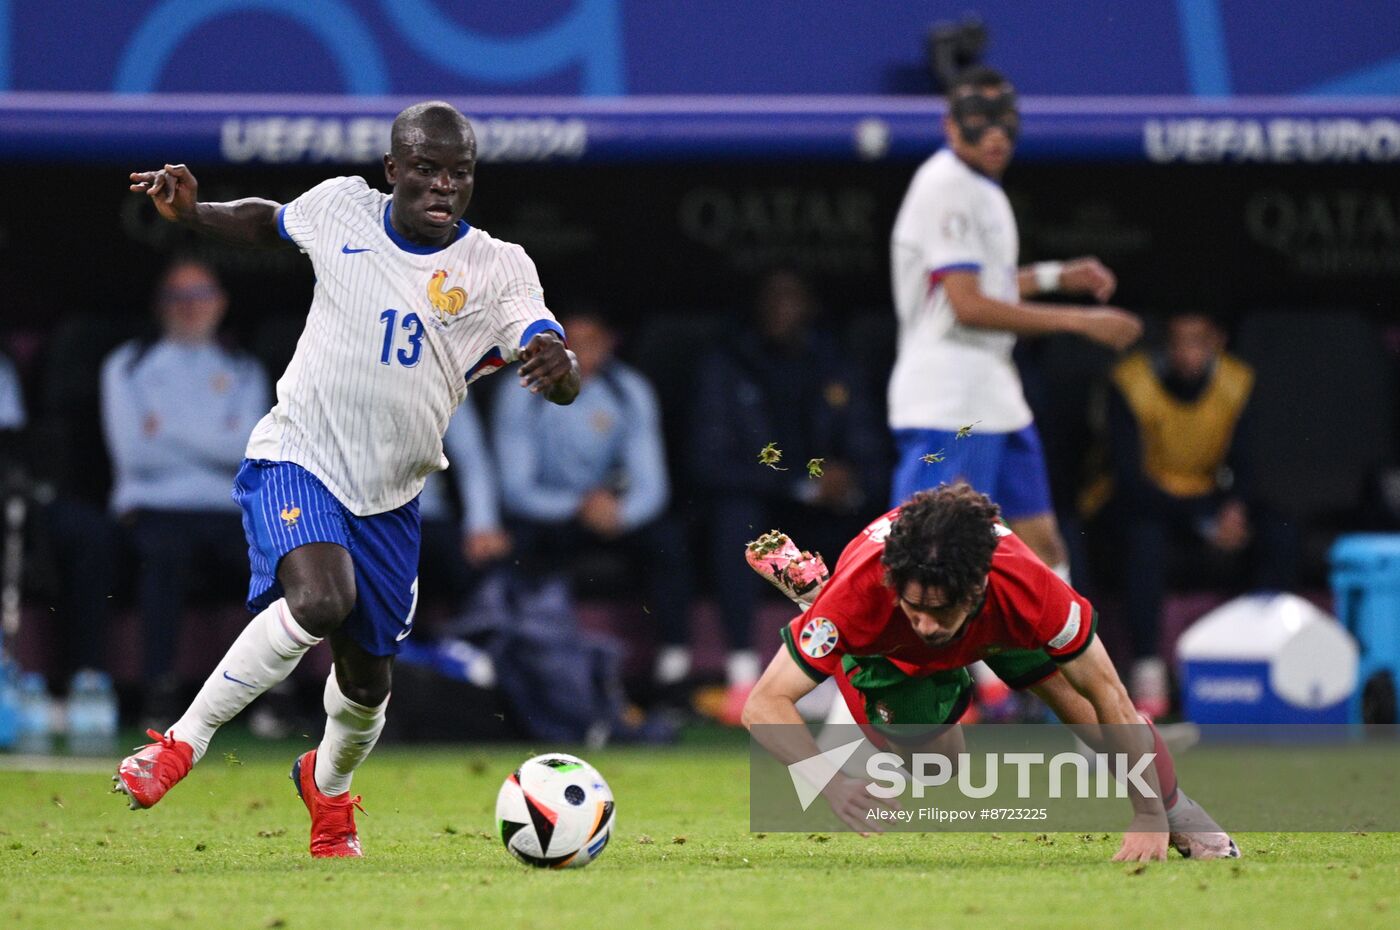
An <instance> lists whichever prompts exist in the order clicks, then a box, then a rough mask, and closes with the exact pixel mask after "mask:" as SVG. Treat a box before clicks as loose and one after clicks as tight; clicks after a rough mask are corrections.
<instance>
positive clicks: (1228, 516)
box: [1210, 500, 1249, 552]
mask: <svg viewBox="0 0 1400 930" xmlns="http://www.w3.org/2000/svg"><path fill="white" fill-rule="evenodd" d="M1210 541H1211V542H1212V543H1213V544H1214V545H1215V548H1217V549H1219V550H1220V551H1221V552H1238V551H1239V550H1241V549H1243V548H1244V547H1245V546H1246V545H1248V544H1249V517H1248V516H1247V514H1246V511H1245V509H1244V504H1242V503H1240V502H1239V501H1234V500H1232V501H1226V502H1225V503H1223V504H1221V505H1220V512H1219V513H1218V514H1217V515H1216V518H1215V532H1214V534H1213V535H1212V536H1211V540H1210Z"/></svg>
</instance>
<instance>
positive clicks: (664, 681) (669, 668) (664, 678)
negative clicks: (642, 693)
mask: <svg viewBox="0 0 1400 930" xmlns="http://www.w3.org/2000/svg"><path fill="white" fill-rule="evenodd" d="M652 674H653V677H654V678H655V679H656V683H657V684H659V685H674V684H675V683H676V682H678V681H681V680H683V679H684V678H685V676H687V675H689V674H690V647H689V646H662V647H661V649H660V651H658V652H657V653H656V669H655V671H654V672H653V673H652Z"/></svg>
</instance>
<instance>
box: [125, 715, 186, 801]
mask: <svg viewBox="0 0 1400 930" xmlns="http://www.w3.org/2000/svg"><path fill="white" fill-rule="evenodd" d="M146 735H147V736H149V737H150V738H151V739H153V740H155V742H154V743H151V744H149V745H147V746H142V747H140V748H139V749H137V750H136V752H135V753H133V754H131V755H129V756H127V757H126V758H125V759H123V760H122V762H121V765H119V766H117V774H115V775H113V776H112V781H113V782H114V785H113V787H112V791H113V792H121V793H122V794H125V795H126V796H127V797H128V798H130V799H131V809H132V810H134V811H135V810H142V809H144V808H147V807H153V806H154V805H155V803H156V802H157V801H159V800H160V799H161V798H163V797H165V793H166V792H167V791H169V790H170V789H171V788H174V787H175V784H176V783H177V782H179V780H180V779H182V778H184V777H185V776H186V775H188V774H189V773H190V768H191V766H193V765H194V747H193V746H191V745H190V744H189V743H184V742H181V741H180V740H177V739H176V738H175V737H174V736H173V735H170V736H163V735H161V734H160V733H158V732H156V731H155V730H147V731H146Z"/></svg>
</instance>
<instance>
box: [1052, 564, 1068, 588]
mask: <svg viewBox="0 0 1400 930" xmlns="http://www.w3.org/2000/svg"><path fill="white" fill-rule="evenodd" d="M1050 570H1051V571H1052V572H1054V573H1055V574H1057V575H1059V576H1060V580H1061V581H1063V582H1064V583H1065V584H1072V582H1071V581H1070V580H1069V559H1066V560H1065V561H1063V562H1057V563H1056V564H1054V565H1051V566H1050Z"/></svg>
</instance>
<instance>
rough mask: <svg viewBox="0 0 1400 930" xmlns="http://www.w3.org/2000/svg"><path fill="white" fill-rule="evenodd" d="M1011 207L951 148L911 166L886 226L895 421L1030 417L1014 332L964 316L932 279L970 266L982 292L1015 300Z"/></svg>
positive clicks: (927, 423) (905, 425)
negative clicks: (894, 325) (895, 327)
mask: <svg viewBox="0 0 1400 930" xmlns="http://www.w3.org/2000/svg"><path fill="white" fill-rule="evenodd" d="M1019 251H1020V246H1019V242H1018V241H1017V232H1016V217H1015V216H1014V215H1013V214H1012V212H1011V203H1010V202H1009V201H1008V200H1007V199H1006V193H1005V192H1004V191H1003V190H1002V189H1001V186H1000V185H998V184H997V183H996V182H995V181H992V180H990V179H988V178H986V177H984V176H983V175H980V174H978V173H977V172H975V171H973V170H972V169H971V168H969V167H968V166H967V165H966V164H964V163H963V161H962V159H960V158H958V157H957V155H955V154H953V152H952V151H951V150H949V149H942V150H940V151H939V152H937V153H936V154H934V155H933V156H932V157H931V158H929V159H928V160H927V161H925V162H924V163H923V165H921V166H920V167H919V170H918V172H917V173H915V175H914V180H913V181H912V182H910V184H909V190H908V192H907V193H906V194H905V195H904V203H903V204H902V205H901V206H900V208H899V215H898V217H897V218H896V219H895V224H894V232H893V233H892V234H891V236H890V275H891V279H892V283H893V286H894V305H895V313H896V314H897V316H898V318H899V348H898V354H897V356H896V358H895V364H894V370H893V372H892V373H891V374H890V384H889V420H890V426H891V427H892V428H894V429H939V430H956V429H958V428H960V427H963V426H966V425H968V424H970V423H973V422H976V421H980V422H979V423H978V426H977V430H978V432H997V433H1009V432H1014V431H1015V430H1019V429H1021V428H1023V427H1025V426H1028V425H1029V424H1030V422H1031V411H1030V407H1028V406H1027V405H1026V398H1025V395H1024V393H1023V392H1022V390H1021V379H1020V376H1019V375H1018V374H1017V373H1016V365H1015V363H1014V362H1012V360H1011V350H1012V349H1013V348H1014V347H1015V345H1016V336H1015V335H1014V334H1012V333H1007V332H1002V331H1000V330H992V329H977V328H973V327H969V326H963V325H962V324H961V323H959V322H958V321H957V318H956V317H955V316H954V315H953V307H952V304H951V303H950V302H949V301H948V295H947V293H946V292H945V291H944V289H943V288H942V287H940V286H939V283H940V282H941V281H942V279H943V277H944V276H945V275H947V274H948V273H950V272H953V271H974V272H976V273H977V277H978V282H979V283H980V285H981V289H982V293H984V294H986V295H987V296H988V297H994V298H996V299H998V300H1004V301H1007V302H1008V303H1016V302H1018V301H1019V300H1020V293H1019V291H1018V289H1017V285H1016V273H1017V258H1018V255H1019Z"/></svg>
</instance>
